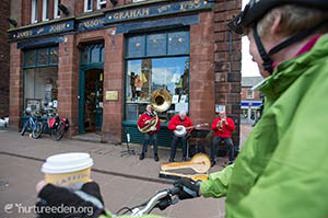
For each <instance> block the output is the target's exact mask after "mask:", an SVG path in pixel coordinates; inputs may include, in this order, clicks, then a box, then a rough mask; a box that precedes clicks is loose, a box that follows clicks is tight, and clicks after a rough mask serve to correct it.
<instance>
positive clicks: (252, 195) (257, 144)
mask: <svg viewBox="0 0 328 218" xmlns="http://www.w3.org/2000/svg"><path fill="white" fill-rule="evenodd" d="M260 90H261V91H262V92H263V93H264V94H265V96H266V101H265V107H264V112H263V116H262V118H261V119H260V121H259V122H258V123H257V124H256V126H255V127H254V129H253V130H252V132H251V134H250V135H249V138H248V139H247V141H246V142H245V144H244V146H243V148H242V151H241V153H240V154H239V156H238V158H237V160H236V162H235V164H234V165H233V166H229V167H228V168H226V169H224V170H223V171H221V172H217V173H213V174H211V175H210V178H209V180H208V181H206V182H203V183H202V184H201V193H202V195H203V196H205V197H221V196H226V217H228V218H246V217H247V218H328V35H327V34H326V35H323V36H321V37H320V39H319V40H318V41H317V42H316V44H315V45H314V47H313V48H312V49H311V50H310V51H309V52H307V53H305V54H303V55H301V56H299V57H297V58H294V59H291V60H289V61H286V62H284V63H282V64H280V65H279V66H278V67H277V69H276V70H275V72H274V73H273V74H272V76H270V77H269V78H267V79H266V80H265V82H264V83H263V85H262V86H261V87H260Z"/></svg>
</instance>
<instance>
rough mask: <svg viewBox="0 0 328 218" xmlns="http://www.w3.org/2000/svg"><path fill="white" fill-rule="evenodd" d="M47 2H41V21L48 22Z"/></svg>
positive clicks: (45, 0) (46, 0)
mask: <svg viewBox="0 0 328 218" xmlns="http://www.w3.org/2000/svg"><path fill="white" fill-rule="evenodd" d="M48 7H49V0H43V1H42V21H49V11H48Z"/></svg>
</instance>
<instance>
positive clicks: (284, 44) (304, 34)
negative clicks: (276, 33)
mask: <svg viewBox="0 0 328 218" xmlns="http://www.w3.org/2000/svg"><path fill="white" fill-rule="evenodd" d="M327 22H328V20H323V21H322V22H319V23H318V24H317V25H315V26H314V27H312V28H310V29H307V30H305V31H302V32H299V33H297V34H295V35H293V36H291V37H289V38H288V39H286V40H285V41H283V42H281V43H280V44H278V45H276V46H275V47H273V48H272V49H271V50H270V51H269V55H273V54H276V53H278V52H279V51H281V50H282V49H284V48H286V47H288V46H290V45H292V44H294V43H296V42H299V41H301V40H303V39H305V38H306V37H308V36H309V35H311V34H313V33H315V32H316V31H317V30H318V29H320V28H321V27H322V26H323V25H324V24H326V23H327Z"/></svg>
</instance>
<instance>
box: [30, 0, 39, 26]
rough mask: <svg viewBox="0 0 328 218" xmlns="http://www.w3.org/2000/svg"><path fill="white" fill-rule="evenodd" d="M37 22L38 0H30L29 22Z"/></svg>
mask: <svg viewBox="0 0 328 218" xmlns="http://www.w3.org/2000/svg"><path fill="white" fill-rule="evenodd" d="M37 22H38V0H32V1H31V23H32V24H34V23H37Z"/></svg>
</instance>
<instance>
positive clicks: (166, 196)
mask: <svg viewBox="0 0 328 218" xmlns="http://www.w3.org/2000/svg"><path fill="white" fill-rule="evenodd" d="M178 192H179V188H176V187H174V188H171V189H164V190H162V191H159V192H158V193H157V194H155V195H154V196H153V197H151V198H150V199H149V200H148V201H147V202H146V203H144V204H142V205H139V206H136V207H133V208H131V209H129V210H130V212H131V213H125V214H126V215H128V216H131V217H139V216H142V215H145V214H149V213H150V212H151V211H152V210H153V209H154V208H156V207H158V208H159V209H160V210H164V209H165V208H167V207H168V206H170V205H174V204H176V203H177V202H178V201H179V200H178V198H177V197H176V194H177V193H178Z"/></svg>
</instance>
